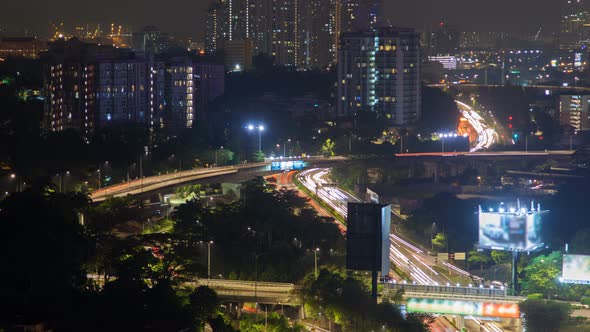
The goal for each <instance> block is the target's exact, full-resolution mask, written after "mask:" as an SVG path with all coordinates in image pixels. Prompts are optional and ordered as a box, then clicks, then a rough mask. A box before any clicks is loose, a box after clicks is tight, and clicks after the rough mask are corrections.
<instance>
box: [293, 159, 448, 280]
mask: <svg viewBox="0 0 590 332" xmlns="http://www.w3.org/2000/svg"><path fill="white" fill-rule="evenodd" d="M329 173H330V170H329V169H322V168H314V169H309V170H305V171H303V172H301V173H300V174H299V175H298V179H299V181H300V182H301V184H303V185H304V186H305V187H306V188H307V189H308V190H309V191H310V192H313V193H315V194H316V196H317V197H319V198H320V199H321V200H322V201H323V202H324V203H325V204H327V205H328V206H330V207H332V208H333V209H334V211H336V213H338V214H340V215H341V216H343V217H344V218H346V216H347V212H348V209H347V204H348V202H360V200H359V199H358V198H356V197H354V196H352V195H351V194H349V193H347V192H346V191H343V190H341V189H339V188H337V187H334V186H331V184H330V182H329V181H328V179H327V178H328V175H329ZM390 236H391V241H392V243H393V244H395V245H397V246H398V247H399V249H398V248H396V247H395V246H394V245H392V246H391V248H390V249H391V250H390V258H391V259H392V260H393V262H394V263H395V264H396V265H397V266H399V268H400V269H402V270H404V271H406V272H407V273H408V275H409V276H410V277H412V279H413V280H414V281H416V282H417V283H419V284H422V285H435V284H439V282H446V281H447V280H445V279H444V278H443V277H442V276H440V275H439V274H438V273H435V271H434V270H433V269H431V268H430V269H424V267H423V266H428V262H429V261H430V260H431V259H432V258H429V257H427V256H426V255H425V253H424V251H423V250H422V249H420V248H418V247H416V246H414V245H412V244H410V243H409V242H408V241H406V240H403V239H402V238H400V237H399V236H397V235H395V234H391V235H390ZM414 253H415V254H418V255H423V256H424V258H423V259H416V257H417V255H413V254H414ZM408 262H409V264H408ZM429 275H430V276H429Z"/></svg>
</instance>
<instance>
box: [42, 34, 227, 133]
mask: <svg viewBox="0 0 590 332" xmlns="http://www.w3.org/2000/svg"><path fill="white" fill-rule="evenodd" d="M42 59H43V63H44V91H45V105H44V114H45V130H47V131H53V132H56V131H63V130H67V129H74V130H76V131H79V132H81V133H82V134H83V136H84V137H85V138H86V139H87V140H89V139H90V138H91V137H92V136H93V135H94V133H95V132H96V131H97V130H98V129H100V128H103V127H106V126H110V125H114V124H124V123H137V124H141V125H145V126H146V127H149V128H151V129H152V130H157V129H160V130H165V131H167V132H171V133H175V132H177V131H178V130H181V129H183V128H188V127H191V126H192V125H193V124H194V119H195V114H196V113H199V112H203V111H204V108H205V106H206V105H207V103H208V102H209V101H211V100H213V98H215V97H217V96H218V95H220V94H223V84H224V75H221V74H220V72H221V73H223V66H221V65H213V64H203V63H196V62H194V61H193V60H192V59H190V58H188V57H176V58H162V59H160V58H155V57H153V56H145V55H142V54H140V55H138V54H136V53H134V52H132V51H131V50H129V49H117V48H115V47H112V46H98V45H94V44H85V43H82V42H80V41H78V40H71V41H68V42H65V41H59V42H56V43H55V44H54V45H52V46H51V48H50V50H49V51H47V52H45V53H43V55H42ZM201 86H202V87H204V88H206V91H203V92H200V91H199V90H198V87H201Z"/></svg>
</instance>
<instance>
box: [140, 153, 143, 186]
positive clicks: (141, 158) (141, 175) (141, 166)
mask: <svg viewBox="0 0 590 332" xmlns="http://www.w3.org/2000/svg"><path fill="white" fill-rule="evenodd" d="M139 178H140V179H141V193H142V194H143V156H142V155H139Z"/></svg>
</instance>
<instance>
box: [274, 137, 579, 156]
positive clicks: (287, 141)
mask: <svg viewBox="0 0 590 332" xmlns="http://www.w3.org/2000/svg"><path fill="white" fill-rule="evenodd" d="M287 143H291V139H290V138H289V139H288V140H286V141H285V143H284V144H283V157H285V158H287ZM570 150H571V149H570ZM290 156H291V154H290V153H289V157H290Z"/></svg>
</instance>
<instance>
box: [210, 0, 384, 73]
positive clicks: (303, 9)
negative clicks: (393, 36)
mask: <svg viewBox="0 0 590 332" xmlns="http://www.w3.org/2000/svg"><path fill="white" fill-rule="evenodd" d="M380 3H381V2H380V0H214V2H213V3H212V4H211V6H210V7H209V10H208V12H207V20H206V22H207V23H206V29H205V30H206V33H205V35H206V37H205V38H206V42H205V44H206V50H207V52H209V53H212V52H215V51H217V50H225V48H226V45H227V43H226V41H240V40H251V41H252V44H253V54H254V55H257V54H259V53H263V54H267V55H269V56H272V57H273V58H274V59H275V63H276V64H279V65H285V66H294V67H297V68H299V69H310V68H320V69H325V68H328V67H330V66H331V65H333V64H334V63H335V62H336V60H337V49H338V44H339V41H340V35H341V33H343V32H351V31H357V30H362V29H371V28H373V27H375V26H377V25H378V22H379V20H378V17H379V15H378V13H379V8H380ZM232 45H233V44H232ZM228 69H230V70H232V69H233V68H228Z"/></svg>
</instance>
